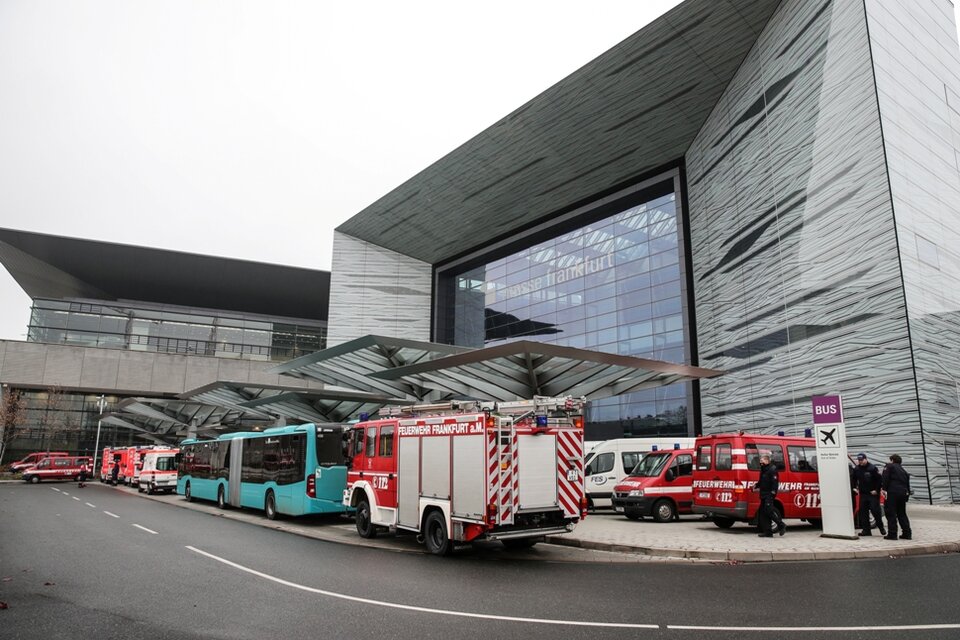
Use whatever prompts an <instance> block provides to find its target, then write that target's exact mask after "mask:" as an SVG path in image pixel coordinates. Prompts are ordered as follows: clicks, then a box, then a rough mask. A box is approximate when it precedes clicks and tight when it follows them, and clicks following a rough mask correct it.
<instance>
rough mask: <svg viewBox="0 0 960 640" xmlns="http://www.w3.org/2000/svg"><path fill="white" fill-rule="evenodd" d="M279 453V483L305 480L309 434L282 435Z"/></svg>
mask: <svg viewBox="0 0 960 640" xmlns="http://www.w3.org/2000/svg"><path fill="white" fill-rule="evenodd" d="M279 455H280V458H279V471H278V474H277V484H281V485H284V484H294V483H296V482H303V481H304V477H305V475H306V473H307V465H306V460H307V434H305V433H294V434H290V435H285V436H280V445H279ZM312 471H313V470H312V469H310V472H312Z"/></svg>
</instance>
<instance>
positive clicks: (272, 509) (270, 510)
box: [217, 491, 277, 520]
mask: <svg viewBox="0 0 960 640" xmlns="http://www.w3.org/2000/svg"><path fill="white" fill-rule="evenodd" d="M219 503H220V496H219V495H218V496H217V504H219ZM263 510H264V511H266V512H267V520H276V519H277V499H276V498H275V497H274V495H273V491H267V499H266V500H265V501H264V505H263Z"/></svg>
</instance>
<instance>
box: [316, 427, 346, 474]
mask: <svg viewBox="0 0 960 640" xmlns="http://www.w3.org/2000/svg"><path fill="white" fill-rule="evenodd" d="M348 435H353V434H348ZM342 443H343V431H342V430H341V429H340V428H337V429H326V428H320V427H317V466H318V467H336V466H338V465H342V464H343V462H344V460H343V458H344V451H343V446H342ZM347 455H353V450H352V447H349V445H348V447H347Z"/></svg>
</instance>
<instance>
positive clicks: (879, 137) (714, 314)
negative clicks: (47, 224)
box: [0, 0, 960, 502]
mask: <svg viewBox="0 0 960 640" xmlns="http://www.w3.org/2000/svg"><path fill="white" fill-rule="evenodd" d="M0 240H2V242H0V260H2V262H3V263H4V265H5V266H7V268H8V270H10V271H11V272H12V273H14V275H15V277H17V279H18V281H19V282H20V283H21V284H22V286H23V287H24V289H25V290H27V291H28V293H30V294H31V296H32V297H33V298H34V315H33V320H32V321H31V327H30V336H29V341H28V342H26V343H19V342H17V343H14V342H7V343H5V344H2V345H0V349H5V354H6V355H5V359H4V360H3V363H4V364H3V366H2V368H0V382H12V381H14V380H15V379H17V378H23V379H27V378H28V377H29V376H31V375H32V376H34V378H30V379H31V380H33V379H37V380H39V381H40V382H41V383H46V384H49V383H50V382H51V381H53V380H55V379H56V380H63V381H62V382H60V383H59V384H62V385H63V386H64V387H71V388H80V389H106V388H112V389H116V390H118V392H119V390H123V391H124V392H125V394H126V395H137V394H142V393H147V392H149V393H150V394H151V395H162V394H159V393H158V392H161V391H162V393H165V394H177V393H182V392H183V391H184V390H189V389H194V388H197V387H199V386H201V385H203V384H208V383H211V382H215V381H224V380H233V381H237V380H243V379H244V378H243V376H244V375H246V376H247V378H246V380H250V381H251V383H258V384H262V385H266V386H269V385H271V384H273V385H278V386H281V385H283V384H286V383H284V382H283V381H282V380H281V378H282V377H283V376H279V375H277V373H278V372H286V373H289V371H288V369H293V368H295V365H294V364H293V363H297V362H304V361H305V360H310V357H309V356H307V357H306V358H303V357H301V358H297V360H294V361H292V363H287V364H283V365H280V366H279V367H274V368H273V369H269V370H264V369H258V366H259V365H270V364H271V363H270V362H269V361H274V364H276V361H279V360H284V359H286V358H287V357H291V358H292V357H294V356H297V355H300V354H301V353H308V352H309V351H312V350H315V349H318V348H320V347H323V346H328V347H332V349H328V350H327V351H328V352H330V353H333V354H335V355H336V357H346V355H344V354H345V353H347V351H349V349H347V347H348V344H358V343H357V342H355V341H362V340H364V339H367V340H368V342H367V343H364V344H367V346H368V347H369V348H371V349H372V348H380V349H381V352H385V350H386V349H387V348H388V347H386V346H384V343H383V342H382V341H380V342H378V340H370V339H369V336H371V335H373V336H383V337H388V338H394V339H397V340H401V339H402V340H406V341H420V342H430V343H441V344H442V345H450V347H448V348H453V347H459V348H461V350H462V349H466V348H480V347H492V346H496V345H501V346H502V345H507V344H508V343H513V342H518V341H534V342H547V343H551V344H552V345H556V346H558V347H575V348H579V349H583V350H588V351H592V352H604V353H607V354H618V355H620V356H636V357H641V358H649V359H654V360H661V361H668V362H671V363H676V364H682V365H695V366H699V367H704V368H709V369H712V370H722V371H723V372H724V374H723V375H720V376H717V377H711V378H708V379H703V380H701V381H685V382H680V383H677V384H671V385H666V386H659V387H656V388H649V389H644V390H640V391H634V392H630V393H625V394H620V395H615V396H610V397H603V398H600V399H597V400H593V401H592V402H591V403H590V406H589V410H588V416H587V430H588V434H587V437H588V439H602V438H610V437H621V436H644V435H653V434H657V435H681V434H683V435H686V434H699V433H704V434H710V433H718V432H723V431H731V430H740V429H743V430H751V431H763V432H769V433H776V432H779V431H783V432H785V433H789V434H802V433H803V432H804V430H805V429H806V428H808V427H810V426H811V424H812V417H811V403H810V398H811V397H812V396H816V395H823V394H840V395H841V396H842V398H843V409H844V419H845V423H846V427H847V434H848V442H849V446H850V447H851V448H852V449H853V450H855V451H859V450H863V451H866V452H867V453H868V455H869V456H870V458H871V459H872V460H873V461H875V462H883V461H885V460H886V458H887V456H888V455H889V454H892V453H899V454H900V455H901V456H902V457H903V459H904V461H905V466H906V467H907V469H908V470H909V471H910V472H911V474H913V476H914V488H915V490H916V491H917V494H918V496H917V497H919V498H924V499H930V500H931V501H933V502H950V501H953V502H960V49H958V44H957V35H956V25H955V22H954V18H953V6H952V4H951V3H950V2H948V1H947V0H723V1H719V0H687V1H686V2H683V3H681V4H680V5H678V6H677V7H676V8H674V9H673V10H671V11H670V12H669V13H667V14H665V15H663V16H662V17H660V18H659V19H657V20H655V21H654V22H652V23H651V24H650V25H648V26H647V27H645V28H644V29H642V30H641V31H639V32H637V33H636V34H634V35H633V36H631V37H629V38H628V39H627V40H625V41H624V42H622V43H620V44H619V45H617V46H616V47H614V48H613V49H611V50H610V51H608V52H606V53H604V54H603V55H601V56H600V57H598V58H597V59H595V60H594V61H592V62H591V63H589V64H587V65H586V66H584V67H583V68H581V69H579V70H578V71H576V72H574V73H573V74H572V75H570V76H569V77H567V78H566V79H564V80H562V81H561V82H559V83H558V84H556V85H555V86H553V87H551V88H550V89H548V90H547V91H545V92H544V93H542V94H541V95H539V96H537V97H536V98H534V99H533V100H531V101H530V102H528V103H527V104H524V105H522V106H521V107H520V108H518V109H517V110H516V111H514V112H513V113H511V114H509V115H507V116H506V117H504V118H503V119H502V120H500V121H499V122H497V123H495V124H494V125H493V126H491V127H490V128H488V129H487V130H485V131H483V132H482V133H480V134H478V135H477V136H475V137H474V138H473V139H471V140H469V141H468V142H466V143H465V144H464V145H462V146H461V147H459V148H458V149H456V150H454V151H452V152H451V153H450V154H448V155H447V156H446V157H444V158H442V159H441V160H439V161H438V162H436V163H434V164H433V165H431V166H430V167H427V168H426V169H424V170H423V171H422V172H420V173H419V174H417V175H416V176H414V177H412V178H411V179H409V180H408V181H407V182H406V183H404V184H402V185H400V186H399V187H397V188H396V189H395V190H393V191H392V192H390V193H388V194H386V195H385V196H384V197H382V198H381V199H380V200H378V201H377V202H375V203H373V204H372V205H370V206H369V207H367V208H366V209H364V210H363V211H361V212H360V213H358V214H357V215H355V216H354V217H352V218H351V219H349V220H348V221H346V222H345V223H343V224H342V225H341V226H340V227H338V229H337V231H336V232H335V237H334V242H333V268H332V273H331V274H326V273H323V272H309V271H305V270H297V269H288V268H284V267H269V266H267V265H251V264H249V263H242V262H239V261H228V260H221V259H212V258H202V257H199V256H188V255H184V254H173V253H171V252H154V251H153V250H147V249H138V248H130V247H117V246H115V245H103V246H99V244H98V246H97V247H96V249H97V252H98V253H96V255H97V256H98V257H97V259H96V260H90V259H89V258H88V259H81V257H80V256H81V255H87V256H90V255H91V252H90V251H89V250H88V249H89V247H86V246H81V245H78V244H76V243H82V242H83V241H71V240H66V239H62V238H57V239H54V238H50V237H39V236H36V235H34V234H22V233H19V234H18V233H16V232H3V234H2V237H0ZM71 243H73V244H71ZM87 244H97V243H87ZM101 249H102V250H103V253H102V254H101V253H99V252H100V250H101ZM161 254H162V255H161ZM71 256H72V257H71ZM107 256H111V257H110V258H109V259H107ZM202 261H209V262H203V264H201V262H202ZM91 264H96V265H99V266H95V267H94V266H91ZM134 264H136V265H138V267H137V268H132V267H131V265H134ZM328 278H329V280H328ZM327 292H329V313H327V302H328V298H327ZM325 323H326V324H325ZM167 325H169V326H167ZM174 327H176V328H174ZM324 331H326V335H325V336H324V333H323V332H324ZM365 336H367V337H368V338H364V337H365ZM324 338H325V340H324ZM338 349H342V350H346V351H344V352H343V353H341V351H338ZM441 351H442V349H440V348H439V345H438V348H437V350H436V352H437V353H440V352H441ZM26 352H29V353H30V354H32V355H30V356H29V357H26V356H23V355H22V353H26ZM448 353H452V352H448ZM11 354H13V355H16V357H15V358H14V359H13V360H11ZM381 355H383V354H382V353H381ZM227 356H229V357H227ZM324 357H326V356H324ZM171 358H179V359H181V360H177V361H176V362H175V363H174V362H173V361H168V359H171ZM261 360H263V361H264V362H261ZM514 360H516V358H514ZM8 362H19V363H20V364H18V365H16V366H18V367H21V369H19V370H16V371H14V372H13V373H11V369H10V365H8V364H7V363H8ZM131 362H136V363H138V364H137V365H136V367H134V369H135V370H136V372H137V373H133V370H132V369H130V368H129V363H131ZM38 363H45V365H44V367H42V370H43V376H41V377H44V379H42V380H41V379H40V378H39V377H37V376H38V375H39V374H38V373H37V372H38V371H40V369H38V367H40V364H38ZM527 364H528V365H529V366H530V367H531V371H532V370H533V366H534V364H535V363H532V362H529V357H528V363H527ZM296 366H299V365H296ZM304 366H309V365H304ZM124 367H127V368H124ZM225 368H226V369H231V371H224V369H225ZM215 369H219V371H216V370H215ZM66 370H69V371H72V372H74V374H73V375H74V376H79V378H76V379H74V378H71V379H70V380H69V381H67V380H66V377H64V376H63V375H61V372H62V371H66ZM201 370H202V372H203V375H200V373H199V372H200V371H201ZM331 370H332V368H331ZM146 371H151V372H152V376H153V378H140V377H137V376H138V375H141V374H143V372H146ZM271 371H272V373H271ZM94 372H96V373H94ZM102 372H103V373H102ZM127 372H130V373H129V375H128V373H127ZM14 374H15V375H14ZM28 374H29V375H28ZM143 375H146V374H143ZM47 376H49V378H47ZM87 376H103V377H98V378H96V381H93V379H92V378H87ZM287 378H288V377H287ZM157 379H166V380H168V381H170V380H173V379H176V382H175V383H174V382H168V383H166V386H164V387H163V388H162V389H160V388H158V387H156V384H155V381H156V380H157ZM201 379H202V380H205V381H206V382H201ZM148 387H149V388H148ZM222 391H223V389H222V388H221V389H219V390H218V392H222ZM220 397H223V396H222V395H221V396H220ZM91 401H95V397H94V396H83V397H81V396H77V402H80V403H87V405H89V403H90V402H91ZM249 404H250V403H246V404H245V405H244V406H247V405H249ZM314 406H316V405H314ZM154 408H155V407H154ZM144 415H145V414H144ZM94 417H95V416H94ZM184 422H185V421H184V420H183V419H180V422H178V424H180V425H181V426H182V424H183V423H184ZM154 432H155V430H154Z"/></svg>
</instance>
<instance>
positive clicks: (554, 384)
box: [371, 341, 723, 401]
mask: <svg viewBox="0 0 960 640" xmlns="http://www.w3.org/2000/svg"><path fill="white" fill-rule="evenodd" d="M722 373H723V372H722V371H717V370H715V369H704V368H702V367H691V366H687V365H681V364H672V363H669V362H661V361H659V360H647V359H644V358H634V357H631V356H621V355H616V354H610V353H601V352H599V351H588V350H585V349H574V348H571V347H560V346H556V345H551V344H544V343H542V342H530V341H519V342H513V343H509V344H505V345H499V346H496V347H488V348H485V349H477V350H475V351H470V352H467V353H460V354H456V355H451V356H447V357H444V358H438V359H435V360H430V361H428V362H421V363H417V364H412V365H409V366H405V367H396V368H393V369H388V370H385V371H380V372H377V373H374V374H371V375H373V377H375V378H383V379H386V380H399V381H406V382H409V383H411V384H416V385H420V386H423V387H432V388H435V389H439V390H443V391H446V392H448V393H451V394H454V395H457V396H461V397H469V398H477V399H486V400H503V401H509V400H517V399H526V398H532V397H534V396H538V395H539V396H563V395H573V396H583V397H585V398H587V399H588V400H596V399H599V398H607V397H610V396H615V395H620V394H623V393H630V392H632V391H640V390H642V389H649V388H652V387H659V386H664V385H668V384H674V383H677V382H687V381H690V380H696V379H699V378H712V377H714V376H718V375H721V374H722Z"/></svg>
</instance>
